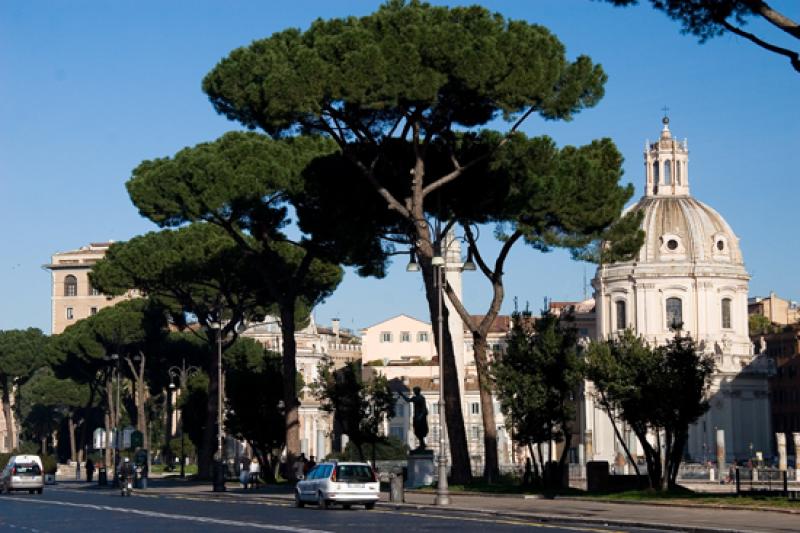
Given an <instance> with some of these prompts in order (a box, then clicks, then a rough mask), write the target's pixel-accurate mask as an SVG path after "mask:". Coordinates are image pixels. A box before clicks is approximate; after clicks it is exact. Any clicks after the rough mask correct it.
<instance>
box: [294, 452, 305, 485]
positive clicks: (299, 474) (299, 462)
mask: <svg viewBox="0 0 800 533" xmlns="http://www.w3.org/2000/svg"><path fill="white" fill-rule="evenodd" d="M306 461H308V459H306V454H304V453H301V454H300V456H299V457H298V458H297V459H295V461H294V464H293V465H292V470H293V471H294V478H295V479H303V478H304V477H305V475H304V472H305V468H306Z"/></svg>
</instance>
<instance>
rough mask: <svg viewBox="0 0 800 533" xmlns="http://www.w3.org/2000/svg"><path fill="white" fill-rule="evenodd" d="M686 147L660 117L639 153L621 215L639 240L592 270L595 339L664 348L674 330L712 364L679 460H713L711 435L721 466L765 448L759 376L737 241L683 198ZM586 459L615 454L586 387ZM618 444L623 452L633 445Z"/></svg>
mask: <svg viewBox="0 0 800 533" xmlns="http://www.w3.org/2000/svg"><path fill="white" fill-rule="evenodd" d="M688 156H689V150H688V142H687V141H685V140H684V141H680V140H677V139H675V138H673V136H672V133H671V131H670V129H669V119H668V118H666V117H665V118H664V121H663V129H662V131H661V135H660V137H659V139H658V140H657V141H656V142H653V143H650V142H647V143H646V145H645V151H644V170H645V172H644V174H645V193H644V196H643V197H642V198H641V199H640V200H639V201H638V202H637V203H636V204H635V205H633V206H632V207H630V208H629V209H632V210H635V211H640V212H641V213H642V215H643V219H642V226H641V228H642V230H644V232H645V242H644V245H643V246H642V248H641V250H640V251H639V254H638V256H637V257H636V258H635V259H634V260H632V261H628V262H620V263H614V264H609V265H602V266H600V267H599V268H598V270H597V273H596V276H595V278H594V280H593V286H594V290H595V293H594V296H595V298H594V300H595V314H596V336H597V338H599V339H607V338H613V337H614V336H615V335H617V334H619V332H621V331H623V330H625V329H626V328H630V329H631V330H632V331H633V332H634V333H635V334H636V335H639V336H642V337H644V338H645V339H646V340H647V341H648V342H650V343H651V344H652V345H662V344H665V343H666V342H667V341H668V340H669V339H670V338H672V337H673V336H674V335H675V329H676V328H680V329H681V331H682V333H683V334H688V335H691V336H692V337H693V338H694V339H695V340H696V341H697V344H698V348H699V349H701V350H702V351H703V352H704V353H706V354H710V355H712V356H713V358H714V362H715V364H716V369H715V372H714V375H713V378H712V384H711V388H710V390H709V399H710V404H711V408H710V409H709V411H708V412H707V413H706V414H705V415H704V416H703V417H702V418H701V419H700V420H699V421H698V422H697V423H696V424H694V425H693V426H692V427H691V428H690V436H689V441H688V443H687V454H688V456H689V457H688V458H689V459H690V460H692V461H698V462H699V461H705V460H708V459H712V458H713V457H715V456H716V442H717V434H718V433H717V432H718V431H719V430H722V433H721V435H724V442H725V455H726V460H728V461H730V460H733V459H743V458H748V457H752V455H753V453H754V452H755V451H762V452H763V453H764V454H765V455H769V454H770V450H771V428H770V411H769V397H768V387H767V374H768V371H769V367H768V365H767V364H766V361H765V360H764V359H763V358H761V357H756V356H755V355H754V352H753V346H752V344H751V341H750V337H749V335H748V312H747V304H748V302H747V296H748V282H749V279H750V276H749V275H748V273H747V271H746V270H745V266H744V260H743V257H742V252H741V249H740V247H739V239H738V238H737V237H736V234H735V233H734V232H733V230H732V228H731V227H730V226H729V225H728V223H727V222H726V221H725V219H724V218H722V216H721V215H720V214H719V213H717V212H716V211H715V210H714V209H712V208H711V207H709V206H708V205H706V204H704V203H702V202H700V201H698V200H697V199H695V198H694V197H692V196H691V194H690V189H689V183H690V173H689V157H688ZM579 423H580V426H581V432H582V435H581V439H580V440H581V441H582V442H581V447H582V449H581V450H579V455H584V456H585V459H586V460H607V461H609V462H611V461H614V460H618V458H619V456H620V452H621V450H622V448H621V446H620V444H619V443H618V442H617V440H616V439H615V436H614V432H613V428H612V426H611V424H610V421H609V420H608V415H607V414H606V413H605V411H603V409H602V408H600V407H599V406H598V405H595V403H594V401H593V398H592V388H591V384H590V383H589V384H587V386H586V391H585V394H584V395H583V399H582V405H581V409H580V420H579ZM624 435H625V436H624V438H625V439H626V440H629V442H628V444H629V445H630V446H631V449H632V450H635V449H637V444H636V439H635V437H634V436H633V435H632V434H631V433H630V432H625V434H624Z"/></svg>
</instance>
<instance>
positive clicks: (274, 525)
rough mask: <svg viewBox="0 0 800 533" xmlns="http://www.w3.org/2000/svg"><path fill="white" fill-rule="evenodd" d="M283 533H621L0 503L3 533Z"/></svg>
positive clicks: (59, 500) (82, 503)
mask: <svg viewBox="0 0 800 533" xmlns="http://www.w3.org/2000/svg"><path fill="white" fill-rule="evenodd" d="M256 530H262V531H284V532H289V533H316V532H346V533H357V532H362V531H363V532H373V531H379V532H381V533H387V532H392V531H403V532H407V533H408V532H410V533H419V532H425V531H458V532H459V533H466V532H471V531H480V532H484V533H485V532H486V531H492V532H494V531H498V532H506V531H522V530H526V531H546V532H548V533H557V532H597V533H605V532H608V531H619V530H613V529H602V528H598V527H593V526H586V527H583V526H580V525H574V524H573V525H565V526H560V525H556V524H542V523H537V522H532V521H527V520H523V519H516V518H513V519H512V518H509V519H502V518H497V517H488V516H481V515H480V514H474V513H473V514H470V513H463V512H462V513H454V512H448V511H438V510H418V509H414V508H406V509H394V508H390V507H381V506H378V507H377V508H375V509H374V510H372V511H366V510H364V508H363V507H361V506H358V507H354V508H352V509H350V510H345V509H342V508H339V507H337V508H334V509H328V510H322V509H317V508H316V507H313V506H308V507H306V508H304V509H297V508H295V507H294V505H293V504H291V503H290V502H288V501H286V500H281V499H277V498H269V497H267V496H265V497H264V498H257V499H242V500H237V499H236V498H231V497H230V496H225V497H217V496H215V495H213V494H196V495H147V494H143V493H139V494H135V495H134V496H132V497H130V498H128V497H125V498H123V497H122V496H120V495H119V493H118V492H116V491H111V490H80V489H72V488H69V487H66V486H55V487H50V486H48V487H46V488H45V491H44V494H42V495H38V494H37V495H33V494H28V493H14V494H11V495H8V494H3V495H0V531H19V532H31V533H51V532H52V533H55V532H58V533H69V532H81V533H86V532H90V533H105V532H109V531H114V532H116V531H122V532H142V531H146V532H150V531H152V532H177V531H206V532H222V533H227V532H233V531H256Z"/></svg>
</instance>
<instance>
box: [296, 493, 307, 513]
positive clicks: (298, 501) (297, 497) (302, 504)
mask: <svg viewBox="0 0 800 533" xmlns="http://www.w3.org/2000/svg"><path fill="white" fill-rule="evenodd" d="M294 504H295V505H296V506H297V507H299V508H301V509H302V508H303V507H304V506H305V505H306V504H305V502H304V501H303V500H301V499H300V493H299V492H295V493H294Z"/></svg>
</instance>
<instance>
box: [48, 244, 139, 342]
mask: <svg viewBox="0 0 800 533" xmlns="http://www.w3.org/2000/svg"><path fill="white" fill-rule="evenodd" d="M109 246H111V242H99V243H91V244H89V245H88V246H82V247H80V248H79V249H77V250H71V251H68V252H58V253H56V254H54V255H53V257H52V261H51V262H50V263H49V264H47V265H44V268H46V269H48V270H49V271H50V272H51V275H52V293H51V298H50V301H51V307H50V313H51V315H50V316H51V319H50V332H51V333H52V334H53V335H56V334H58V333H61V332H63V331H64V330H65V329H66V328H67V327H68V326H71V325H72V324H74V323H75V322H77V321H78V320H80V319H81V318H86V317H88V316H92V315H94V314H96V313H97V312H98V311H99V310H100V309H102V308H104V307H109V306H112V305H114V304H116V303H117V302H119V301H120V300H125V299H130V298H132V297H134V296H135V294H134V293H135V291H129V292H128V293H127V294H126V295H125V296H119V297H114V296H107V295H105V294H102V293H101V292H100V291H98V290H97V289H95V288H94V287H92V286H91V283H90V282H89V271H90V270H91V269H92V267H93V266H94V264H95V263H97V261H99V260H100V259H102V258H103V256H104V255H105V254H106V252H107V251H108V248H109Z"/></svg>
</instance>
